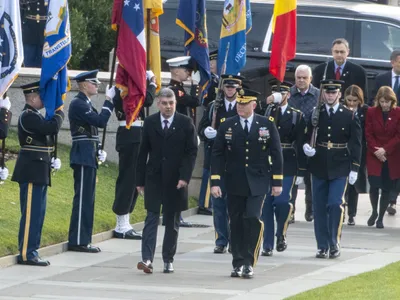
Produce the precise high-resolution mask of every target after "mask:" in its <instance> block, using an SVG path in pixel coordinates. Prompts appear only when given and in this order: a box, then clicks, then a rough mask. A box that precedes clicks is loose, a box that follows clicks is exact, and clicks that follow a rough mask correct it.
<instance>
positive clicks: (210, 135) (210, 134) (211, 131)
mask: <svg viewBox="0 0 400 300" xmlns="http://www.w3.org/2000/svg"><path fill="white" fill-rule="evenodd" d="M204 135H205V136H206V137H207V138H208V139H210V140H211V139H214V138H215V137H216V136H217V131H216V130H215V129H214V128H212V127H211V126H208V127H207V128H206V129H205V130H204Z"/></svg>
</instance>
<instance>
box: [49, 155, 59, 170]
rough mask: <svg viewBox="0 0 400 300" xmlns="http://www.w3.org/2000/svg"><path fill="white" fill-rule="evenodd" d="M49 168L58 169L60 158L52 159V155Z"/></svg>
mask: <svg viewBox="0 0 400 300" xmlns="http://www.w3.org/2000/svg"><path fill="white" fill-rule="evenodd" d="M51 168H52V169H54V170H60V168H61V160H60V159H59V158H56V159H54V157H52V158H51Z"/></svg>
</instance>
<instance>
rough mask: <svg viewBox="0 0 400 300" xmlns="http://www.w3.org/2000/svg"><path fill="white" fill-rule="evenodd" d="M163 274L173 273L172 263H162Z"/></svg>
mask: <svg viewBox="0 0 400 300" xmlns="http://www.w3.org/2000/svg"><path fill="white" fill-rule="evenodd" d="M164 273H174V266H173V265H172V263H164Z"/></svg>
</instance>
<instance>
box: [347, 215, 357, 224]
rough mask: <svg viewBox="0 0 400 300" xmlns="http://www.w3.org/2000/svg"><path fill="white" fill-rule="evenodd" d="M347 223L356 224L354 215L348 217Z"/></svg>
mask: <svg viewBox="0 0 400 300" xmlns="http://www.w3.org/2000/svg"><path fill="white" fill-rule="evenodd" d="M347 225H349V226H354V225H356V222H355V221H354V217H349V220H348V221H347Z"/></svg>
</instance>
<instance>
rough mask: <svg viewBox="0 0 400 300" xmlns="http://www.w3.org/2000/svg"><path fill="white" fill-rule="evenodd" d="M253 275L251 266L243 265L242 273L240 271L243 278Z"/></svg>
mask: <svg viewBox="0 0 400 300" xmlns="http://www.w3.org/2000/svg"><path fill="white" fill-rule="evenodd" d="M253 275H254V272H253V267H252V266H244V267H243V273H242V277H243V278H253Z"/></svg>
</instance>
